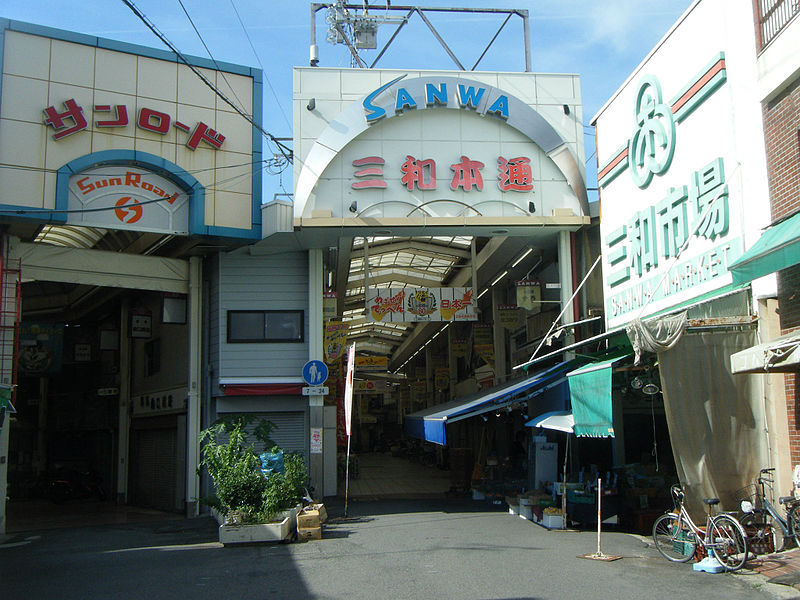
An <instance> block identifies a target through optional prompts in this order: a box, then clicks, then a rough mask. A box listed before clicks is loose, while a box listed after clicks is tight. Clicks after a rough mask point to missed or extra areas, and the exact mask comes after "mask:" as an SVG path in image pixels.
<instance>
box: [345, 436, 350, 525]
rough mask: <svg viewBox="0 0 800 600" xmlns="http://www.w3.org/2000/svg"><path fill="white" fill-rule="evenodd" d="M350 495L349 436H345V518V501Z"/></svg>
mask: <svg viewBox="0 0 800 600" xmlns="http://www.w3.org/2000/svg"><path fill="white" fill-rule="evenodd" d="M349 494H350V436H349V435H348V436H347V460H346V462H345V469H344V516H345V517H346V516H347V500H348V496H349Z"/></svg>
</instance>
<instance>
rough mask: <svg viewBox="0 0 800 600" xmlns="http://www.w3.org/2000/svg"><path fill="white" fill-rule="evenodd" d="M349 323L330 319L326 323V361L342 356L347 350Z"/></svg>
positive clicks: (324, 343) (324, 342)
mask: <svg viewBox="0 0 800 600" xmlns="http://www.w3.org/2000/svg"><path fill="white" fill-rule="evenodd" d="M349 327H350V325H349V324H348V323H344V322H342V321H328V322H327V323H325V338H324V341H323V347H324V350H325V362H327V363H332V362H334V361H336V360H338V359H340V358H341V357H342V356H344V353H345V351H346V347H345V346H346V344H347V329H348V328H349Z"/></svg>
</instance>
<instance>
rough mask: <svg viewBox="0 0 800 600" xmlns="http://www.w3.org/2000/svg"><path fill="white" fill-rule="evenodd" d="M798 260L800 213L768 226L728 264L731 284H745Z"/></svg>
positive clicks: (799, 259) (799, 249)
mask: <svg viewBox="0 0 800 600" xmlns="http://www.w3.org/2000/svg"><path fill="white" fill-rule="evenodd" d="M798 263H800V213H797V214H796V215H794V216H793V217H791V218H789V219H786V220H785V221H782V222H781V223H778V224H777V225H773V226H772V227H770V228H769V229H767V230H766V231H765V232H764V233H763V234H761V237H760V238H758V241H757V242H756V243H755V244H753V247H752V248H750V249H749V250H748V251H747V252H745V253H744V254H742V256H740V257H739V259H738V260H736V261H734V262H733V263H732V264H730V265H728V269H729V270H730V272H731V274H732V275H733V283H734V284H736V283H747V282H749V281H753V279H758V278H759V277H764V275H769V274H770V273H774V272H775V271H780V270H781V269H786V268H788V267H792V266H794V265H796V264H798Z"/></svg>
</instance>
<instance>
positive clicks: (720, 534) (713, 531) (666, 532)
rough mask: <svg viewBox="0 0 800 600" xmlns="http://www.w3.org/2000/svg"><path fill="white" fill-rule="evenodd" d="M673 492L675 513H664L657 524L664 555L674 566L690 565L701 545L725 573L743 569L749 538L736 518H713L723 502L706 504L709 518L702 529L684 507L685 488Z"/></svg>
mask: <svg viewBox="0 0 800 600" xmlns="http://www.w3.org/2000/svg"><path fill="white" fill-rule="evenodd" d="M670 492H671V494H672V498H673V500H674V502H675V510H673V511H669V512H666V513H664V514H663V515H661V516H660V517H658V519H656V522H655V523H654V524H653V541H654V542H655V546H656V549H657V550H658V551H659V552H660V553H661V555H662V556H663V557H664V558H666V559H667V560H669V561H672V562H680V563H685V562H689V561H690V560H691V559H692V558H693V557H694V556H695V554H696V552H697V550H698V548H697V546H698V545H700V546H701V547H702V551H704V552H705V554H706V555H707V556H711V555H712V554H713V555H714V556H716V558H717V559H718V560H719V562H720V563H721V564H722V566H723V568H724V569H725V570H727V571H737V570H739V569H741V568H742V566H744V563H745V561H746V560H747V536H746V534H745V532H744V529H743V528H742V525H741V523H739V521H738V520H737V519H736V517H734V516H732V515H729V514H726V513H721V514H718V515H715V516H712V514H711V510H712V507H713V506H716V505H717V504H719V498H706V499H704V500H703V502H705V504H706V505H707V506H708V514H707V516H706V525H705V528H702V527H698V526H697V525H696V524H695V522H694V521H693V520H692V518H691V517H690V516H689V512H688V511H687V510H686V507H685V506H684V503H683V500H684V496H685V494H684V491H683V488H682V487H681V486H680V485H678V484H676V485H673V486H672V488H670Z"/></svg>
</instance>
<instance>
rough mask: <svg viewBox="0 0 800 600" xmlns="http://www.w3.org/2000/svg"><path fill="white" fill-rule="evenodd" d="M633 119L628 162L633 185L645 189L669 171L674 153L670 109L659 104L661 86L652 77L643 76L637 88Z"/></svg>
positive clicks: (673, 125)
mask: <svg viewBox="0 0 800 600" xmlns="http://www.w3.org/2000/svg"><path fill="white" fill-rule="evenodd" d="M633 118H634V122H635V125H634V131H633V135H632V136H631V141H630V142H629V143H628V161H629V164H630V169H631V177H632V178H633V182H634V183H635V184H636V185H637V186H639V187H640V188H646V187H647V186H648V185H650V181H652V179H653V175H661V174H662V173H665V172H666V171H667V169H669V165H670V163H672V156H673V154H674V153H675V119H674V118H673V116H672V109H671V108H670V107H669V106H667V105H666V104H664V103H663V102H662V99H661V86H660V85H659V83H658V79H656V78H655V76H653V75H646V76H645V77H643V78H642V81H641V83H640V84H639V91H638V92H637V93H636V106H635V108H634V116H633Z"/></svg>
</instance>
